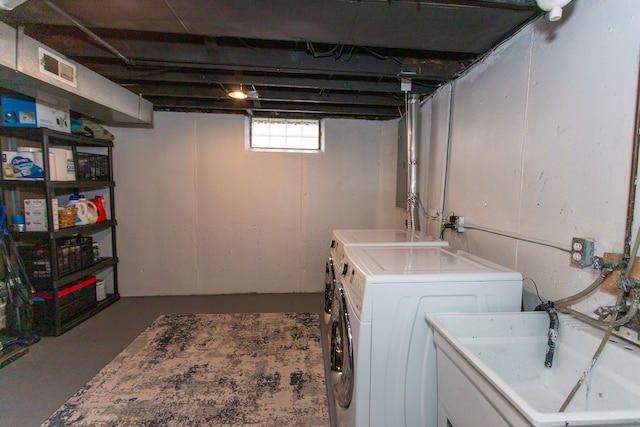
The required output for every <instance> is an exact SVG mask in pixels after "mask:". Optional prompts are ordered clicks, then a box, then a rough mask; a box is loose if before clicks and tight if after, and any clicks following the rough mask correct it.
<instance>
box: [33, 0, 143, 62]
mask: <svg viewBox="0 0 640 427" xmlns="http://www.w3.org/2000/svg"><path fill="white" fill-rule="evenodd" d="M42 1H43V2H44V4H46V5H47V6H49V7H50V8H51V9H53V10H54V11H56V12H57V13H58V14H60V15H61V16H63V17H65V18H66V19H68V20H69V21H71V22H72V23H73V24H74V25H75V26H76V27H78V28H79V29H80V30H82V31H83V32H84V33H85V34H87V35H88V36H89V37H91V38H92V39H93V40H94V41H95V42H97V43H98V44H99V45H100V46H102V47H104V48H105V49H107V50H108V51H110V52H111V53H113V54H114V55H116V56H117V57H118V58H120V59H122V60H123V61H124V62H125V63H126V64H127V65H136V64H135V61H133V60H131V59H129V58H127V57H126V56H124V55H123V54H121V53H120V51H118V49H116V48H115V47H113V46H111V45H110V44H109V43H107V42H106V41H105V40H104V39H102V38H101V37H100V36H98V35H97V34H96V33H94V32H93V31H91V30H90V29H88V28H87V27H86V26H85V25H84V24H83V23H82V22H80V21H78V20H77V19H76V18H74V17H73V16H71V15H69V14H68V13H67V12H65V11H64V10H62V9H60V8H59V7H58V6H56V5H55V4H53V3H52V2H51V1H49V0H42Z"/></svg>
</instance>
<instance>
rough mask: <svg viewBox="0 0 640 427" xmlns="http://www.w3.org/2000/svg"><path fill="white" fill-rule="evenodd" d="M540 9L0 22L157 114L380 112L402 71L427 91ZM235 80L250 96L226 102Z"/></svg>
mask: <svg viewBox="0 0 640 427" xmlns="http://www.w3.org/2000/svg"><path fill="white" fill-rule="evenodd" d="M540 13H541V12H540V10H539V9H538V7H537V5H536V2H535V0H448V1H445V0H431V1H422V0H357V1H356V0H261V1H260V2H255V1H253V0H237V1H235V2H233V4H231V3H229V2H226V1H216V0H139V1H136V2H131V1H129V0H126V1H125V0H113V1H111V2H109V3H108V4H103V3H96V2H77V1H74V0H30V1H28V2H27V3H25V4H23V5H21V6H19V7H17V8H16V9H14V10H13V11H11V12H0V19H1V20H3V21H5V22H7V23H9V24H10V25H13V26H23V27H24V29H25V34H28V35H30V36H31V37H33V38H35V39H37V40H39V41H40V42H42V43H44V44H45V45H47V46H50V47H51V48H52V49H55V50H56V51H58V52H60V53H62V54H64V55H66V56H67V57H69V58H71V59H73V60H74V61H77V62H78V63H80V64H83V65H84V66H86V67H87V68H90V69H91V70H93V71H95V72H96V73H98V74H100V75H102V76H105V77H106V78H108V79H110V80H112V81H114V82H116V83H118V84H120V85H122V86H123V87H125V88H127V89H129V90H131V91H133V92H135V93H137V94H140V95H142V96H143V97H145V98H146V99H149V100H150V101H151V102H153V104H154V108H155V109H157V110H172V109H174V110H180V111H189V110H193V111H222V112H235V113H242V114H246V113H247V111H250V112H251V114H266V115H286V114H291V115H309V116H321V117H324V116H326V117H366V118H378V119H389V118H395V117H399V116H400V115H402V114H403V112H404V108H405V107H404V105H405V103H404V99H405V95H406V94H405V93H403V91H402V88H401V81H402V80H403V79H408V80H410V81H411V92H412V93H419V94H421V95H422V96H427V95H429V94H431V93H433V92H434V91H435V90H436V89H437V88H438V87H439V86H440V85H442V84H444V83H445V82H448V81H450V80H451V79H453V78H455V77H456V76H458V75H460V74H461V73H462V72H464V70H465V69H467V68H468V67H469V66H470V65H472V64H473V63H475V62H476V61H477V60H478V59H479V58H481V57H482V55H484V54H486V53H487V52H488V51H489V50H490V49H492V48H493V47H495V46H496V45H497V44H498V43H500V42H501V41H502V40H504V39H505V38H506V37H509V36H510V35H511V34H513V33H514V32H515V31H517V30H518V29H519V28H520V27H522V26H523V25H524V24H526V23H527V22H529V21H530V20H531V19H533V18H535V17H536V16H538V15H539V14H540ZM240 84H242V85H243V87H244V88H251V90H252V92H253V99H251V100H249V101H244V103H242V102H238V101H233V100H230V99H227V98H225V96H226V91H227V90H229V89H231V88H235V86H237V85H240ZM256 96H257V99H256Z"/></svg>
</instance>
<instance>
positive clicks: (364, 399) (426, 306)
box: [327, 246, 522, 427]
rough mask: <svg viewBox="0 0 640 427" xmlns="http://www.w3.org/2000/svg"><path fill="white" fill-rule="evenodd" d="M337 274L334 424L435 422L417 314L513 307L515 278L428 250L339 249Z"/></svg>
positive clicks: (518, 294) (428, 342)
mask: <svg viewBox="0 0 640 427" xmlns="http://www.w3.org/2000/svg"><path fill="white" fill-rule="evenodd" d="M343 263H344V265H345V269H344V270H343V271H341V272H340V274H338V276H337V277H336V286H335V288H334V297H333V302H332V304H333V308H332V318H333V322H332V326H331V339H330V363H329V365H330V371H329V372H328V375H327V377H328V381H329V382H330V385H329V386H330V388H331V390H332V393H331V394H330V400H329V404H330V407H331V411H332V412H333V413H334V417H335V418H334V424H335V426H337V427H365V426H366V427H370V426H384V427H388V426H411V427H418V426H424V427H434V426H436V424H437V372H436V364H435V362H436V350H435V345H434V343H433V336H432V335H430V331H429V328H428V326H427V323H426V322H425V321H424V315H425V314H426V313H436V312H509V311H520V304H521V300H522V276H521V275H520V274H519V273H518V272H515V271H512V270H509V269H507V268H504V267H502V266H500V265H497V264H494V263H492V262H490V261H488V260H485V259H482V258H479V257H477V256H474V255H471V254H469V253H466V252H463V251H459V250H453V249H449V248H446V247H429V246H404V247H402V246H346V247H345V248H344V260H343Z"/></svg>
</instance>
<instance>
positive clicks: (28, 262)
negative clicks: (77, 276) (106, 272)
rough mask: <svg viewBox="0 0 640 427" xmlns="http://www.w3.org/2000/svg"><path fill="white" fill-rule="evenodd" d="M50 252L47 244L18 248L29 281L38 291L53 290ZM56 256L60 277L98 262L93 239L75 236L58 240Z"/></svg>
mask: <svg viewBox="0 0 640 427" xmlns="http://www.w3.org/2000/svg"><path fill="white" fill-rule="evenodd" d="M49 251H50V248H49V245H48V244H46V243H45V244H35V245H25V246H20V247H18V252H19V253H20V256H21V257H22V260H23V262H24V266H25V268H26V269H27V274H28V275H29V280H30V281H31V284H32V285H33V287H34V288H35V289H36V290H44V289H50V288H51V279H52V268H51V257H50V256H49ZM56 255H57V256H56V258H55V259H56V262H57V263H58V276H59V277H62V276H66V275H67V274H71V273H74V272H76V271H78V270H81V269H83V268H85V267H88V266H90V265H91V264H93V263H94V262H95V261H96V260H95V259H94V252H93V239H92V238H91V237H82V236H74V237H64V238H61V239H58V242H57V253H56Z"/></svg>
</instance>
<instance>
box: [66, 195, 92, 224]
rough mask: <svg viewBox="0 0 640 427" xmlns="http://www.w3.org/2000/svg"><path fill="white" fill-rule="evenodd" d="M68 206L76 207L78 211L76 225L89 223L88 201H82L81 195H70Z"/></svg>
mask: <svg viewBox="0 0 640 427" xmlns="http://www.w3.org/2000/svg"><path fill="white" fill-rule="evenodd" d="M67 207H68V208H76V209H77V210H78V211H77V215H78V216H77V218H76V225H85V224H89V218H88V217H87V203H86V202H81V201H80V197H78V196H77V195H75V194H74V195H73V196H70V197H69V204H68V205H67Z"/></svg>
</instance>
